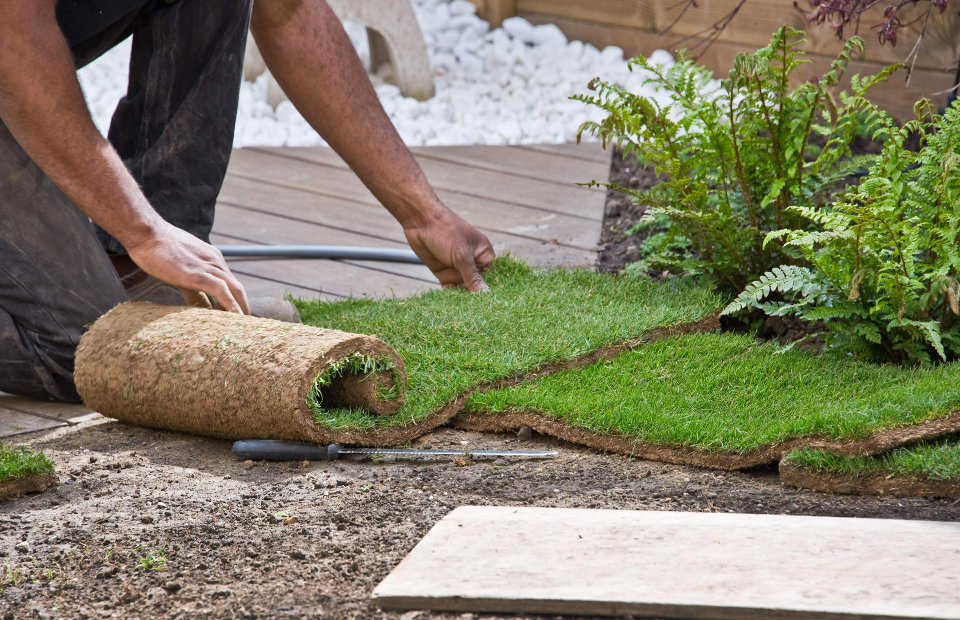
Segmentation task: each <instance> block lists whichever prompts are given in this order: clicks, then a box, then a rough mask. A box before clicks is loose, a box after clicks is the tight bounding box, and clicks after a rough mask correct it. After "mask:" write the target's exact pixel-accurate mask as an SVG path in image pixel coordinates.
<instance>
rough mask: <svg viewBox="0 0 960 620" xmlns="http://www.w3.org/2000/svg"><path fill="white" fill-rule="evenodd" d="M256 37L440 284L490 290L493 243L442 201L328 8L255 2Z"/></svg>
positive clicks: (276, 0) (308, 0) (291, 1)
mask: <svg viewBox="0 0 960 620" xmlns="http://www.w3.org/2000/svg"><path fill="white" fill-rule="evenodd" d="M252 29H253V34H254V36H255V37H256V40H257V45H258V47H259V48H260V52H261V53H262V54H263V58H264V61H265V62H266V64H267V66H268V67H269V68H270V72H271V73H272V74H273V76H274V77H275V78H276V79H277V82H278V83H279V84H280V86H281V88H283V90H284V92H285V93H286V94H287V96H288V97H290V101H291V102H292V103H293V105H294V106H296V108H297V110H299V111H300V113H301V114H303V116H304V118H305V119H306V120H307V122H309V123H310V125H311V126H312V127H313V128H314V129H316V130H317V132H318V133H319V134H320V135H321V136H322V137H323V139H324V140H326V141H327V143H328V144H330V146H332V147H333V148H334V150H336V151H337V153H338V154H339V155H340V156H341V157H343V159H344V161H346V162H347V164H348V165H349V166H350V167H351V168H352V169H353V171H354V172H356V173H357V176H359V177H360V179H361V180H362V181H363V182H364V184H365V185H366V186H367V187H368V188H369V189H370V191H372V192H373V194H374V196H376V197H377V199H378V200H379V201H380V202H381V204H383V205H384V206H385V207H386V208H387V209H388V210H389V211H390V213H391V214H393V216H394V217H395V218H396V219H397V221H399V222H400V224H401V226H403V231H404V234H405V235H406V238H407V241H408V242H409V243H410V247H411V248H412V249H413V251H414V252H416V253H417V255H418V256H419V257H420V258H421V260H423V262H424V264H426V265H427V266H428V267H429V268H430V269H431V270H432V271H433V272H434V274H435V275H436V276H437V279H439V280H440V282H441V284H443V285H445V286H464V287H465V288H467V289H469V290H471V291H479V290H483V289H485V288H486V284H485V283H484V282H483V278H482V277H481V275H480V269H484V268H486V266H487V265H488V264H489V263H490V261H491V260H493V256H494V252H493V247H492V246H491V245H490V241H489V240H488V239H487V238H486V236H484V235H483V233H481V232H480V231H478V230H477V229H476V228H474V227H473V226H471V225H470V224H468V223H467V222H465V221H464V220H463V219H461V218H460V217H459V216H457V215H456V214H455V213H453V212H452V211H451V210H450V209H448V208H447V207H446V206H444V204H443V203H442V202H440V200H439V198H437V196H436V194H435V193H434V192H433V190H432V189H431V187H430V185H429V183H428V182H427V179H426V177H425V176H424V175H423V172H422V171H421V170H420V166H419V165H417V163H416V161H415V160H414V159H413V156H412V155H411V154H410V151H409V149H407V147H406V146H405V145H404V144H403V141H402V140H401V139H400V136H399V134H398V133H397V131H396V129H395V128H394V126H393V124H392V123H391V122H390V118H389V117H388V116H387V115H386V113H385V112H384V110H383V107H382V106H381V105H380V101H379V99H377V95H376V92H375V91H374V90H373V87H372V86H371V84H370V80H369V79H368V78H367V74H366V71H365V70H364V68H363V65H362V63H361V62H360V59H359V57H358V56H357V54H356V52H355V51H354V49H353V45H352V44H351V43H350V39H349V38H348V37H347V34H346V32H344V30H343V26H342V25H341V24H340V20H338V19H337V17H336V15H334V14H333V11H331V10H330V7H329V6H327V3H326V2H325V1H324V0H257V2H255V3H254V8H253V22H252ZM478 267H479V269H478Z"/></svg>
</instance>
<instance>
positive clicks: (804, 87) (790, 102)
mask: <svg viewBox="0 0 960 620" xmlns="http://www.w3.org/2000/svg"><path fill="white" fill-rule="evenodd" d="M804 41H805V39H804V37H803V33H802V32H800V31H798V30H793V29H791V28H787V27H783V28H781V29H780V30H778V31H777V32H776V33H775V34H774V36H773V39H772V41H771V42H770V44H769V45H768V46H767V47H765V48H763V49H761V50H759V51H757V52H755V53H754V54H744V53H741V54H738V55H737V57H736V60H735V62H734V66H733V69H732V70H731V71H730V74H729V76H728V77H727V79H725V80H723V81H722V82H720V84H719V85H716V82H714V81H713V75H712V74H711V73H710V71H708V70H707V69H705V68H704V67H702V66H699V65H697V64H696V63H695V62H694V61H693V60H691V59H690V58H689V57H687V56H686V55H685V54H684V53H681V54H680V55H679V57H678V60H677V62H676V64H675V65H674V66H672V67H670V68H664V67H661V66H659V65H655V64H651V63H650V62H648V61H647V60H646V59H645V58H643V57H638V58H635V59H633V60H631V61H630V68H631V70H634V69H639V70H641V71H643V72H645V74H646V75H649V76H650V77H649V79H647V80H646V82H645V84H653V85H654V86H656V87H657V88H658V89H659V91H660V93H661V94H662V95H664V96H663V97H660V96H658V97H657V98H648V97H643V96H639V95H635V94H632V93H630V92H627V91H626V90H624V89H623V88H621V87H619V86H617V85H616V84H612V83H609V82H603V81H600V80H599V79H595V80H593V81H592V82H591V83H590V88H591V90H594V91H596V94H594V95H589V96H588V95H583V96H577V97H575V98H576V99H578V100H580V101H584V102H586V103H590V104H592V105H596V106H598V107H600V108H602V109H603V110H605V111H606V112H607V117H606V118H605V119H604V120H603V121H601V122H599V123H594V122H588V123H584V124H583V125H582V126H581V127H580V134H581V135H582V134H583V133H584V132H588V133H590V134H593V135H595V136H598V137H600V138H601V139H602V140H603V142H604V144H607V143H611V142H612V143H616V144H617V145H618V146H620V147H621V148H622V149H623V150H624V152H625V153H632V154H634V155H636V156H637V157H638V159H639V160H640V161H641V162H642V163H643V164H644V165H652V166H654V168H655V170H656V172H657V173H658V174H660V175H663V178H664V180H663V181H662V182H661V183H659V184H657V185H656V186H655V187H653V188H650V189H646V190H631V189H625V188H619V187H618V188H617V189H620V190H621V191H624V192H626V193H628V194H631V195H632V196H633V197H634V199H635V200H636V201H637V202H638V204H643V205H649V208H648V209H647V212H646V217H649V218H657V217H665V221H666V226H665V229H664V232H665V234H664V235H662V236H660V237H659V238H658V243H659V245H658V247H657V248H656V249H655V250H654V251H652V252H651V253H650V256H649V257H647V258H646V261H647V263H648V264H649V265H650V266H651V267H655V268H666V269H670V270H672V271H678V270H683V271H687V272H695V273H700V272H702V273H705V274H707V275H709V276H711V277H712V279H713V280H714V281H715V282H716V283H717V284H718V286H720V287H721V289H723V290H726V291H728V292H730V293H734V294H735V293H737V292H739V291H740V290H742V289H743V287H744V285H746V284H747V283H748V282H750V281H752V280H753V279H754V278H756V277H757V276H758V275H759V274H761V273H763V272H765V271H767V270H769V269H770V268H771V267H774V266H776V265H779V264H781V263H789V262H794V261H795V260H797V259H798V258H799V252H797V250H796V249H795V248H793V247H789V246H784V245H783V244H782V243H779V242H773V243H766V244H764V243H763V241H764V237H765V236H766V233H767V232H769V231H770V230H777V229H781V228H785V227H786V228H794V229H801V228H804V227H806V226H807V222H806V221H805V220H804V219H803V218H802V217H801V216H800V215H799V214H797V213H795V212H793V211H790V210H789V207H790V206H791V205H800V206H806V207H814V206H817V205H821V204H823V203H825V202H827V201H828V200H829V199H830V196H831V195H832V193H833V191H834V188H835V187H836V186H837V184H838V183H839V182H841V181H842V180H843V179H844V178H845V177H847V176H848V174H849V173H850V171H851V170H853V169H854V168H856V167H857V166H860V165H862V164H861V162H859V161H857V160H856V159H855V158H851V154H850V147H849V144H850V142H851V140H852V139H853V138H854V136H855V135H856V134H857V133H858V131H859V117H860V112H861V111H862V110H864V109H866V108H867V106H868V104H867V102H866V100H865V99H864V93H866V91H867V90H868V89H869V88H870V87H872V86H873V85H874V84H876V83H877V82H879V81H881V80H884V79H886V77H887V76H888V75H889V74H890V73H891V72H892V71H893V70H894V69H895V68H896V67H895V66H892V67H888V68H887V69H884V70H883V71H881V72H880V73H878V74H877V75H875V76H872V77H870V78H867V79H863V80H861V79H856V78H855V79H854V80H853V82H852V94H848V93H842V94H841V96H840V98H839V100H838V99H836V98H835V97H834V95H833V94H831V91H832V90H833V89H834V88H835V87H836V86H837V84H838V83H839V81H840V77H841V75H842V73H843V72H844V70H845V68H846V66H847V63H848V62H849V60H850V58H851V56H852V55H853V54H854V53H862V51H863V41H862V40H860V39H859V38H856V37H854V38H852V39H850V40H849V41H848V42H847V43H846V45H845V46H844V48H843V50H842V52H841V53H840V55H839V56H838V57H837V59H836V60H835V61H833V63H832V64H831V66H830V69H829V70H828V71H827V73H826V74H825V75H823V76H822V77H820V78H819V79H818V80H817V81H815V82H805V83H803V84H801V85H800V86H798V87H797V88H791V86H790V84H791V82H792V81H793V80H792V78H793V77H794V75H795V73H796V71H797V69H798V68H799V67H801V66H802V65H804V64H806V63H808V62H809V61H808V60H806V58H805V55H804V53H803V52H802V51H801V49H800V46H801V45H802V44H803V43H804ZM687 247H689V250H692V251H685V250H686V249H687Z"/></svg>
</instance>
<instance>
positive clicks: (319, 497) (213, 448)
mask: <svg viewBox="0 0 960 620" xmlns="http://www.w3.org/2000/svg"><path fill="white" fill-rule="evenodd" d="M23 442H24V443H27V444H28V447H29V448H30V449H34V450H43V451H44V453H45V454H46V455H47V456H48V458H50V459H51V460H52V461H53V463H54V465H55V466H56V469H57V472H58V474H59V478H60V484H58V485H57V486H56V487H54V488H53V489H51V490H49V491H47V492H45V493H42V494H36V495H30V496H27V497H24V498H21V499H20V500H18V501H16V502H4V503H2V504H0V567H4V568H9V570H10V571H11V572H12V573H14V574H16V573H17V571H20V574H21V577H20V578H19V580H18V581H17V582H16V583H15V584H13V583H9V582H5V583H2V584H0V589H2V593H0V618H3V617H10V614H12V617H15V618H21V617H24V618H26V617H31V618H32V617H73V618H95V617H110V616H113V617H163V618H192V617H198V616H207V617H216V618H220V617H241V618H267V617H269V618H333V619H338V618H364V619H367V618H384V619H389V620H400V619H401V618H403V619H404V620H412V619H413V618H416V619H417V620H433V619H441V618H442V619H445V620H446V619H451V620H452V619H455V618H462V616H461V615H459V614H442V613H436V614H434V613H421V614H419V615H418V614H412V615H411V614H406V615H405V614H400V613H381V612H379V611H378V610H376V609H375V608H373V607H372V606H371V605H370V602H369V595H370V592H371V591H372V590H373V588H374V587H375V586H376V585H377V584H378V583H379V582H380V580H381V579H383V578H384V577H385V576H386V575H387V573H389V572H390V570H392V569H393V567H394V566H396V564H397V563H399V562H400V560H401V559H402V558H403V557H404V556H405V555H406V554H407V553H408V552H409V551H410V550H411V549H412V548H413V546H414V545H415V544H416V543H417V542H418V541H419V540H420V539H421V537H422V536H423V535H424V534H426V532H427V531H428V530H429V529H430V528H431V527H432V526H433V525H434V524H435V523H436V522H437V521H438V520H439V519H441V518H442V517H443V516H444V515H446V514H447V513H448V512H449V511H451V510H453V509H454V508H455V507H457V506H461V505H466V504H473V505H477V504H480V505H509V506H545V507H570V508H608V509H622V510H681V511H697V512H738V513H766V514H805V515H829V516H843V517H877V518H902V519H928V520H943V521H958V520H960V505H958V504H957V503H954V502H952V501H947V500H937V499H923V498H904V499H893V498H878V497H855V496H842V495H830V494H827V495H821V494H817V493H810V492H807V491H798V490H796V489H793V488H788V487H785V486H784V485H782V484H781V483H780V482H779V479H778V476H777V473H776V470H775V469H773V468H764V469H759V470H753V471H750V472H720V471H710V470H704V469H697V468H692V467H684V466H677V465H670V464H663V463H656V462H650V461H643V460H640V459H632V458H627V457H624V456H621V455H616V454H603V453H600V452H597V451H596V450H593V449H591V448H584V447H581V446H576V445H572V444H568V443H564V442H561V441H557V440H554V439H552V438H549V437H544V436H541V435H537V434H534V435H533V437H532V439H530V440H527V441H521V440H519V439H518V437H517V436H516V435H504V434H501V435H495V434H478V433H473V432H468V431H461V430H456V429H450V428H443V429H439V430H437V431H434V432H432V433H429V434H428V435H426V436H424V437H421V438H420V439H419V440H418V441H416V442H414V444H413V445H414V446H415V447H434V448H450V447H459V448H463V447H469V448H470V449H555V450H558V451H559V455H558V456H557V457H556V458H555V459H552V460H545V461H522V460H511V459H500V460H494V461H481V460H477V461H475V462H473V463H472V464H468V465H466V466H457V465H456V464H454V463H453V462H451V461H450V460H436V461H426V460H421V461H399V460H389V459H381V460H364V459H356V458H350V459H346V458H345V459H342V460H340V461H336V462H326V461H321V462H311V463H263V462H248V463H244V462H241V461H239V460H237V459H236V458H235V457H234V456H233V455H232V454H231V452H230V445H231V444H230V443H229V442H226V441H218V440H214V439H207V438H201V437H195V436H191V435H185V434H180V433H174V432H167V431H154V430H150V429H145V428H140V427H134V426H128V425H125V424H122V423H119V422H113V421H107V420H105V419H101V421H99V422H90V423H87V424H83V425H78V426H77V427H69V428H64V429H56V430H54V431H48V432H45V433H42V434H39V433H38V434H34V435H29V436H25V437H23ZM291 518H295V519H296V522H290V523H289V524H286V523H285V521H288V520H290V519H291ZM20 543H25V544H23V545H20V546H19V548H18V547H17V546H18V545H19V544H20ZM158 549H163V554H164V556H165V560H166V561H165V566H164V568H163V570H142V569H141V568H140V567H139V566H138V560H139V559H142V558H144V557H145V556H146V554H147V553H148V552H151V551H155V550H158ZM46 571H50V573H49V575H51V576H52V579H51V578H49V577H48V576H47V574H48V573H47V572H46ZM35 578H36V579H35ZM496 617H497V616H480V615H478V616H476V618H477V620H480V619H481V618H486V619H488V620H492V619H493V618H496ZM528 617H530V616H511V618H528Z"/></svg>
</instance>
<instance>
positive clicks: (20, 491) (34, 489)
mask: <svg viewBox="0 0 960 620" xmlns="http://www.w3.org/2000/svg"><path fill="white" fill-rule="evenodd" d="M56 482H57V476H56V475H55V474H41V475H37V476H25V477H23V478H15V479H13V480H5V481H3V482H0V501H2V500H14V499H19V498H21V497H23V496H24V495H28V494H30V493H39V492H40V491H43V490H46V489H47V488H49V487H50V486H52V485H54V484H56Z"/></svg>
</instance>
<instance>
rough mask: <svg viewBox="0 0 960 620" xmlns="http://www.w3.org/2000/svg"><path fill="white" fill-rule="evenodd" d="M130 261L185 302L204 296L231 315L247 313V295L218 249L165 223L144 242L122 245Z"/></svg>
mask: <svg viewBox="0 0 960 620" xmlns="http://www.w3.org/2000/svg"><path fill="white" fill-rule="evenodd" d="M125 247H126V249H127V252H128V253H129V254H130V258H131V259H132V260H133V262H135V263H136V264H137V265H138V266H139V267H140V268H141V269H143V270H144V271H146V272H147V273H148V274H150V275H151V276H153V277H155V278H157V279H158V280H161V281H163V282H166V283H167V284H169V285H171V286H174V287H176V288H177V289H179V290H180V292H181V293H182V294H183V297H184V299H186V300H187V302H188V303H193V302H195V301H196V300H197V298H198V295H197V292H201V293H206V294H207V295H209V296H210V297H212V298H213V299H214V300H216V302H217V305H218V306H219V307H221V308H223V309H224V310H229V311H230V312H238V313H241V314H247V313H249V311H250V310H249V307H248V305H247V294H246V292H245V291H244V290H243V285H242V284H240V281H239V280H237V278H236V277H235V276H234V275H233V274H232V273H230V268H229V267H227V262H226V261H225V260H224V258H223V254H221V253H220V250H218V249H217V248H215V247H213V246H212V245H209V244H207V243H204V242H203V241H200V240H199V239H197V238H196V237H194V236H193V235H191V234H190V233H188V232H184V231H183V230H180V229H179V228H177V227H175V226H171V225H169V224H166V223H164V225H163V226H162V227H161V229H160V230H159V231H158V232H156V233H154V234H151V235H149V236H147V237H146V238H145V239H144V240H143V241H141V242H138V243H136V244H133V245H127V246H125Z"/></svg>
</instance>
